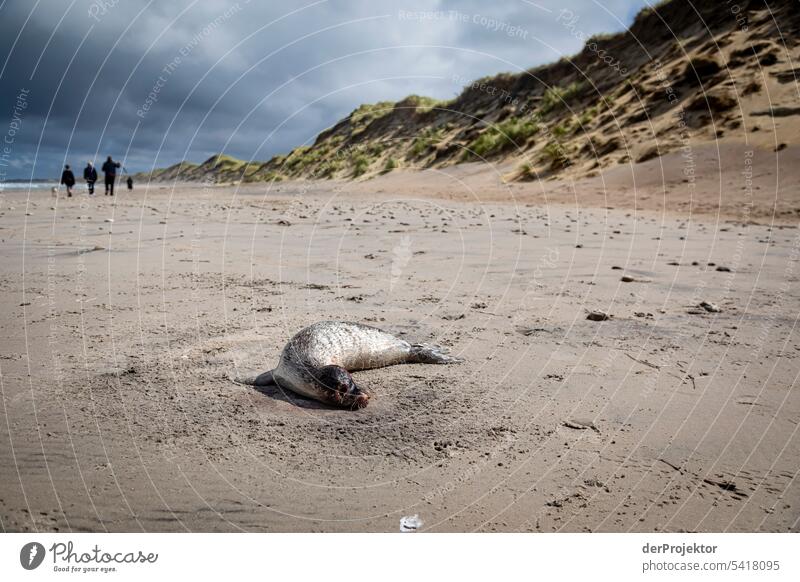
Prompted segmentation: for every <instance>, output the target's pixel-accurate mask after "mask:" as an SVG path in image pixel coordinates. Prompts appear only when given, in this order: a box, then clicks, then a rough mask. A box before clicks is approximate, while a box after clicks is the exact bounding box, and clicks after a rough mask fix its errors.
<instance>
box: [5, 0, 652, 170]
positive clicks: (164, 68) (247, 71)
mask: <svg viewBox="0 0 800 582" xmlns="http://www.w3.org/2000/svg"><path fill="white" fill-rule="evenodd" d="M643 4H644V2H643V0H636V1H634V2H631V1H627V2H625V1H622V0H614V1H611V2H608V1H606V2H604V3H603V5H602V6H601V5H600V4H599V3H596V2H585V1H583V2H581V1H578V0H563V1H561V2H553V1H542V2H535V3H534V2H529V1H527V0H505V1H503V2H493V3H487V2H485V1H483V0H439V1H434V2H431V1H427V2H423V1H413V0H411V1H402V2H395V1H390V0H385V1H366V0H330V1H316V2H289V1H286V0H284V1H271V2H257V1H255V0H251V1H248V0H238V1H235V0H216V1H208V0H206V1H199V0H177V1H171V2H147V1H144V0H142V1H133V0H74V1H73V2H64V1H63V0H40V1H38V2H35V1H31V2H19V1H17V2H8V1H7V2H5V3H3V4H2V8H0V59H2V61H3V62H4V65H3V69H2V76H1V77H0V80H1V83H0V119H2V120H7V121H8V122H10V121H11V120H12V118H13V116H14V108H15V103H16V102H17V101H18V99H17V96H18V95H19V93H20V91H22V90H25V91H27V94H26V95H27V97H26V108H25V109H24V111H22V113H21V115H19V116H18V118H19V119H18V121H17V125H19V128H18V131H15V136H14V139H13V143H12V144H11V152H10V154H7V155H6V162H7V164H6V165H7V166H8V167H7V168H6V177H30V176H35V177H48V176H55V175H58V172H59V168H60V166H61V165H62V164H63V163H65V161H66V162H67V163H72V164H74V165H78V166H80V165H81V164H82V163H83V162H84V161H85V160H86V159H87V158H92V159H96V158H101V157H104V156H105V155H107V154H113V155H114V156H115V157H117V158H120V159H123V158H124V159H125V164H126V166H127V167H128V169H129V170H130V171H137V170H143V169H147V168H150V167H152V166H157V167H158V166H165V165H168V164H171V163H174V162H176V161H178V160H181V159H191V160H193V161H201V160H203V159H205V158H206V157H208V156H209V155H211V154H213V153H216V152H219V151H225V152H226V153H230V154H231V155H235V156H237V157H241V158H244V159H259V160H263V159H267V158H269V157H270V156H272V155H274V154H275V153H279V152H284V151H287V150H289V149H290V148H292V147H294V146H296V145H299V144H300V143H303V142H307V141H311V140H313V138H314V137H315V136H316V134H317V133H318V132H319V131H320V130H322V129H324V128H325V127H327V126H329V125H331V124H332V123H334V122H336V121H337V120H338V119H339V118H341V117H342V116H344V115H346V114H347V113H349V112H350V111H351V110H352V109H354V108H355V107H356V106H357V105H358V104H360V103H363V102H374V101H380V100H398V99H401V98H402V97H404V96H406V95H408V94H410V93H418V94H425V95H431V96H434V97H438V98H449V97H452V96H454V95H455V94H457V93H458V92H459V91H460V89H461V87H460V86H459V85H458V83H456V82H454V77H455V78H465V79H473V78H478V77H481V76H485V75H489V74H494V73H497V72H501V71H514V72H518V71H521V70H524V69H526V68H529V67H531V66H534V65H536V64H540V63H542V62H547V61H551V60H554V59H556V58H558V57H560V56H562V55H569V54H572V53H574V52H576V51H577V50H579V49H580V45H581V43H580V40H579V39H578V38H576V37H575V35H574V34H571V33H570V32H569V31H568V30H566V29H565V28H564V27H563V26H562V25H560V24H558V23H557V16H558V12H559V10H562V9H569V10H571V11H573V12H574V14H576V15H579V17H580V20H579V21H578V25H577V27H578V28H579V29H580V30H581V32H583V33H585V34H586V35H589V34H592V33H596V32H602V31H609V30H621V29H623V28H624V27H625V25H627V24H629V22H630V19H631V17H632V15H633V14H634V13H635V11H636V9H637V8H638V7H640V6H641V5H643ZM7 125H8V124H7V123H4V124H3V126H2V127H0V133H6V126H7Z"/></svg>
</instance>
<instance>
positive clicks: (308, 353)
mask: <svg viewBox="0 0 800 582" xmlns="http://www.w3.org/2000/svg"><path fill="white" fill-rule="evenodd" d="M460 361H462V360H461V358H455V357H453V356H449V355H447V354H446V352H445V350H444V349H443V348H441V347H439V346H435V345H427V344H412V343H409V342H407V341H405V340H403V339H400V338H398V337H395V336H393V335H392V334H389V333H386V332H385V331H382V330H380V329H377V328H375V327H370V326H368V325H361V324H360V323H345V322H339V321H322V322H319V323H315V324H313V325H310V326H308V327H306V328H304V329H302V330H300V331H299V332H298V333H297V334H296V335H295V336H294V337H293V338H292V339H290V340H289V343H287V344H286V346H285V347H284V348H283V352H282V353H281V357H280V361H279V362H278V367H277V368H275V369H274V370H270V371H269V372H264V373H263V374H261V375H260V376H257V377H256V378H253V379H249V380H239V382H241V383H244V384H251V385H254V386H269V385H276V386H278V387H279V388H283V389H287V390H291V391H292V392H294V393H296V394H300V395H301V396H305V397H306V398H313V399H314V400H319V401H320V402H324V403H326V404H330V405H332V406H337V407H341V408H349V409H356V408H364V407H365V406H366V405H367V403H368V402H369V395H368V394H366V393H365V392H363V391H362V390H361V389H359V387H358V386H356V383H355V381H354V380H353V377H352V376H351V375H350V372H355V371H357V370H370V369H372V368H383V367H384V366H393V365H395V364H454V363H457V362H460Z"/></svg>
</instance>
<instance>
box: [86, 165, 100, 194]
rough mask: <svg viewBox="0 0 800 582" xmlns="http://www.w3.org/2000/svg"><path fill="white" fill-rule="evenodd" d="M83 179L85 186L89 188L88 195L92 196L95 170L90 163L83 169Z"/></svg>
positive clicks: (95, 176)
mask: <svg viewBox="0 0 800 582" xmlns="http://www.w3.org/2000/svg"><path fill="white" fill-rule="evenodd" d="M83 179H84V180H86V186H88V187H89V195H90V196H94V183H95V182H97V170H95V169H94V164H93V163H92V162H87V163H86V167H85V168H84V169H83Z"/></svg>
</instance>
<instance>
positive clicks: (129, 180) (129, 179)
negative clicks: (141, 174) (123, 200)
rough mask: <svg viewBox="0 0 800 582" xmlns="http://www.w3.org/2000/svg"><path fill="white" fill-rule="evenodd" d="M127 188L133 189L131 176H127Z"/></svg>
mask: <svg viewBox="0 0 800 582" xmlns="http://www.w3.org/2000/svg"><path fill="white" fill-rule="evenodd" d="M128 190H133V178H132V177H131V176H128Z"/></svg>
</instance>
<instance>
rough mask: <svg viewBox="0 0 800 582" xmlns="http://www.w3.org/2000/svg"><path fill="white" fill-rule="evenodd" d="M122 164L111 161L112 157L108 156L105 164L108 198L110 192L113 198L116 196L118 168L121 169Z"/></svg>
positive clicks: (104, 171)
mask: <svg viewBox="0 0 800 582" xmlns="http://www.w3.org/2000/svg"><path fill="white" fill-rule="evenodd" d="M121 165H122V164H120V163H119V162H115V161H114V160H112V159H111V156H108V159H106V161H105V163H104V164H103V168H102V170H103V174H105V181H106V196H108V195H109V190H110V194H111V196H113V195H114V180H116V179H117V168H119V167H120V166H121Z"/></svg>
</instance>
